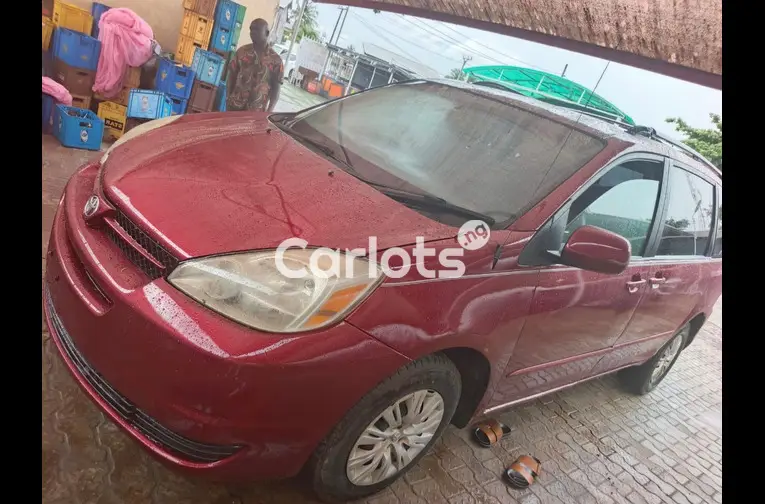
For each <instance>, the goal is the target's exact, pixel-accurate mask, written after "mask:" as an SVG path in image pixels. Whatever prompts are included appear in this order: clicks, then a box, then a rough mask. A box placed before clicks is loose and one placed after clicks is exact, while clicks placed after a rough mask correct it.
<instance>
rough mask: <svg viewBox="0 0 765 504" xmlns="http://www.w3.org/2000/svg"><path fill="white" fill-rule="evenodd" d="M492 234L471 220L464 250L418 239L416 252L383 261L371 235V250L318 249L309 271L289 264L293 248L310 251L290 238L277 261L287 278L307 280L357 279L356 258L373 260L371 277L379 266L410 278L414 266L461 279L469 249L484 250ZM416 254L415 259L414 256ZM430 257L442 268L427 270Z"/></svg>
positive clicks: (464, 231)
mask: <svg viewBox="0 0 765 504" xmlns="http://www.w3.org/2000/svg"><path fill="white" fill-rule="evenodd" d="M490 235H491V231H490V229H489V225H488V224H487V223H485V222H483V221H481V220H471V221H468V222H466V223H465V224H463V225H462V226H461V227H460V229H459V231H458V232H457V242H458V243H459V244H460V247H447V248H440V249H437V248H433V247H431V246H430V245H428V244H427V243H426V242H425V238H424V237H422V236H418V237H416V239H415V243H416V245H415V247H414V249H413V250H411V251H409V250H406V249H404V248H401V247H391V248H389V249H386V250H385V251H384V252H383V253H382V257H380V258H379V259H378V256H377V254H378V251H377V237H376V236H370V237H369V247H368V248H366V249H364V248H357V249H353V250H346V251H345V252H343V251H341V250H333V249H329V248H325V247H322V248H317V249H314V250H313V251H312V252H311V254H310V257H309V261H308V265H307V268H306V266H301V267H299V268H297V269H292V268H290V267H288V266H287V265H286V264H285V262H284V258H285V253H287V252H288V250H289V249H302V250H306V249H307V247H308V243H307V242H306V241H305V240H303V239H302V238H288V239H286V240H284V241H283V242H282V243H281V244H280V245H279V247H278V248H277V249H276V255H275V260H276V267H277V269H278V270H279V272H280V273H281V274H282V275H284V276H285V277H286V278H305V277H306V275H308V274H309V271H310V274H312V275H313V276H316V277H333V276H337V277H340V276H342V275H344V274H345V275H349V277H353V276H354V275H353V265H354V258H355V257H366V258H368V259H369V276H370V278H376V277H377V276H378V272H377V267H378V265H379V266H380V267H381V268H382V270H383V272H384V273H385V274H386V275H387V276H389V277H392V278H402V277H404V276H406V275H407V273H408V272H409V271H410V269H411V268H412V267H413V266H414V267H415V268H416V269H417V271H418V273H419V274H420V275H421V276H422V277H423V278H457V277H460V276H462V275H463V274H464V272H465V264H464V263H463V262H462V261H461V260H460V259H459V258H461V257H462V256H463V255H464V254H465V250H478V249H480V248H481V247H483V246H484V245H486V244H487V243H489V237H490ZM410 252H411V255H410ZM412 255H413V256H414V258H412V257H411V256H412ZM393 257H397V258H399V261H398V262H399V264H400V265H399V266H397V267H395V268H393V267H391V265H390V264H389V263H390V260H391V259H392V258H393ZM427 257H437V262H438V266H439V269H437V270H432V269H429V268H427V267H426V261H425V258H427ZM322 258H323V259H322ZM342 261H345V263H344V264H345V268H341V267H340V265H341V262H342ZM320 263H325V264H327V263H328V264H329V265H330V266H329V267H328V268H326V267H325V268H320V267H319V264H320Z"/></svg>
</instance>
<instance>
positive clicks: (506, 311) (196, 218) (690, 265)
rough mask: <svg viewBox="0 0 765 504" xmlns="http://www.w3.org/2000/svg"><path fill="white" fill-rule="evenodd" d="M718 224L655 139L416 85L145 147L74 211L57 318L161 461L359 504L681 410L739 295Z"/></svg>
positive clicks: (690, 160)
mask: <svg viewBox="0 0 765 504" xmlns="http://www.w3.org/2000/svg"><path fill="white" fill-rule="evenodd" d="M721 210H722V178H721V174H720V172H719V171H718V170H716V169H715V168H714V166H712V165H711V164H710V163H709V162H708V161H706V160H704V159H703V158H702V157H701V156H699V155H698V154H697V153H695V152H693V151H692V150H691V149H689V148H687V147H685V146H683V145H680V144H677V143H675V142H672V141H670V140H667V139H666V138H663V137H661V136H660V135H657V134H656V132H655V131H653V130H652V129H650V128H641V127H631V126H629V125H624V124H619V123H616V122H612V121H608V120H605V119H601V118H597V117H593V116H590V115H588V114H586V113H583V112H580V111H572V110H569V109H564V108H560V107H556V106H553V105H548V104H545V103H542V102H539V101H535V100H533V99H529V98H525V97H522V96H519V95H515V94H511V93H509V92H504V91H501V90H494V89H489V88H485V87H480V86H476V85H471V84H466V83H460V82H456V81H437V80H428V81H425V80H423V81H409V82H404V83H396V84H392V85H388V86H384V87H379V88H376V89H372V90H369V91H365V92H362V93H358V94H355V95H351V96H348V97H344V98H341V99H337V100H333V101H329V102H326V103H323V104H321V105H318V106H315V107H312V108H310V109H306V110H304V111H301V112H298V113H292V114H272V115H267V114H265V113H239V112H237V113H212V114H199V115H188V116H176V117H172V118H167V119H160V120H157V121H152V122H149V123H147V124H145V125H142V126H139V127H137V128H135V129H133V130H131V131H130V132H129V133H127V134H126V135H125V136H124V137H123V138H122V139H121V140H120V141H118V142H117V143H115V144H114V145H113V146H112V147H111V148H110V149H109V150H108V151H107V152H106V153H105V154H104V156H103V158H102V159H101V160H100V161H99V162H93V163H90V164H87V165H85V166H83V167H82V168H81V169H79V170H78V171H77V173H76V174H75V175H74V176H73V177H72V179H71V180H70V181H69V183H68V185H67V187H66V190H65V193H64V195H63V197H62V199H61V202H60V204H59V208H58V211H57V214H56V217H55V222H54V224H53V230H52V233H51V238H50V244H49V247H48V255H49V257H48V260H47V265H48V266H47V271H46V274H45V282H44V292H43V298H44V309H45V314H46V319H47V323H48V326H49V329H50V333H51V335H52V337H53V339H54V341H55V343H56V345H57V347H58V349H59V351H60V353H61V356H62V358H63V359H64V361H65V362H66V364H67V365H68V367H69V369H70V370H71V372H72V374H73V375H74V376H75V378H76V379H77V381H78V382H79V384H80V385H81V386H82V388H83V389H84V390H85V392H86V393H87V394H88V395H89V396H90V397H91V399H92V400H93V401H94V402H96V403H97V404H98V405H99V406H100V407H101V408H102V409H103V410H104V411H105V412H106V413H107V414H108V415H109V417H110V418H111V419H112V420H113V421H114V422H116V423H117V424H119V425H120V426H121V427H122V428H124V429H125V430H126V431H127V432H128V433H129V434H130V435H131V436H132V437H133V438H134V439H135V440H137V441H138V442H139V443H140V444H142V445H143V446H144V447H145V448H146V449H148V450H149V451H150V452H152V453H153V454H154V455H156V456H157V457H158V458H159V459H161V460H163V461H165V462H167V463H169V464H171V465H172V466H175V467H177V468H179V469H183V470H186V471H187V472H189V473H192V474H199V475H207V476H209V477H211V478H215V479H217V480H239V481H241V480H251V479H258V478H279V477H288V476H292V475H295V474H297V473H298V472H300V471H301V469H303V468H304V467H305V468H306V469H307V471H308V474H310V475H311V478H312V480H313V486H314V488H315V490H316V492H317V493H318V495H319V496H320V497H322V498H323V499H326V500H348V499H354V498H359V497H362V496H365V495H369V494H372V493H374V492H377V491H379V490H380V489H382V488H384V487H385V486H387V485H389V484H390V483H391V482H393V481H394V480H395V479H396V478H398V477H400V476H401V475H402V474H403V473H404V472H406V471H407V470H408V469H410V468H411V467H412V466H413V465H414V464H415V463H416V462H417V461H418V460H419V459H420V458H421V457H422V456H423V455H424V454H425V453H426V452H427V450H428V449H429V447H430V446H432V444H433V443H434V442H435V440H436V439H437V438H438V437H439V435H440V434H441V433H442V431H443V430H444V429H445V428H446V426H447V425H448V424H450V423H451V424H454V425H456V426H458V427H464V426H467V425H468V424H470V423H471V422H472V421H474V420H477V419H478V418H480V417H481V416H485V415H490V414H492V413H494V412H497V411H499V410H501V409H504V408H509V407H512V406H513V405H516V404H518V403H520V402H522V401H527V400H529V399H533V398H536V397H539V396H541V395H544V394H549V393H552V392H555V391H558V390H561V389H562V388H565V387H569V386H571V385H574V384H577V383H580V382H582V381H584V380H588V379H592V378H596V377H599V376H603V375H605V374H607V373H612V372H616V371H619V372H620V375H621V376H622V377H623V379H624V382H625V385H626V386H627V387H628V388H629V389H631V390H632V391H633V392H635V393H639V394H643V393H647V392H649V391H650V390H652V389H653V388H654V387H656V386H657V385H658V384H659V382H660V381H661V380H662V378H664V376H665V375H666V373H667V372H668V371H669V369H670V368H671V367H672V365H673V364H674V362H675V361H676V360H677V358H678V356H679V355H680V352H681V351H682V349H683V348H685V347H687V346H688V345H689V344H691V343H692V341H693V338H694V337H695V336H696V334H697V333H698V331H699V329H700V328H701V326H702V325H703V324H704V321H705V320H706V319H707V317H708V316H709V315H710V313H711V310H712V307H713V305H714V304H715V302H716V301H717V299H718V297H719V296H720V294H721V282H722V260H721V257H722V212H721ZM471 223H472V224H471ZM466 226H467V228H466ZM471 226H472V227H471ZM285 243H288V244H291V245H290V246H289V247H286V248H285ZM418 251H419V252H418ZM423 251H424V252H423ZM338 259H340V260H341V261H338ZM378 266H380V267H378ZM446 266H449V267H446ZM285 267H286V269H285ZM291 272H301V274H302V276H299V275H297V274H295V275H293V274H292V273H291Z"/></svg>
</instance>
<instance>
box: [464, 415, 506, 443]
mask: <svg viewBox="0 0 765 504" xmlns="http://www.w3.org/2000/svg"><path fill="white" fill-rule="evenodd" d="M505 434H510V427H508V426H506V425H504V424H503V423H502V422H500V421H498V420H495V419H493V418H492V419H490V420H486V421H485V422H481V423H479V424H478V425H476V427H475V430H474V431H473V436H474V437H475V440H476V441H477V442H478V444H479V445H481V446H483V447H484V448H488V447H490V446H492V445H495V444H496V443H497V441H499V440H500V439H502V436H504V435H505Z"/></svg>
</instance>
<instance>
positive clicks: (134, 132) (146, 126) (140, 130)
mask: <svg viewBox="0 0 765 504" xmlns="http://www.w3.org/2000/svg"><path fill="white" fill-rule="evenodd" d="M181 117H182V116H180V115H174V116H170V117H163V118H162V119H154V120H153V121H149V122H147V123H143V124H139V125H138V126H136V127H135V128H133V129H131V130H130V131H128V132H127V133H125V134H124V135H122V136H121V137H120V138H119V139H118V140H117V141H116V142H114V143H113V144H112V145H111V147H109V148H108V149H106V152H105V153H104V155H103V157H101V166H103V165H104V163H105V162H106V160H107V159H108V158H109V154H111V153H112V151H113V150H114V149H116V148H117V147H119V146H120V145H122V144H124V143H125V142H127V141H129V140H132V139H133V138H135V137H137V136H139V135H143V134H144V133H146V132H147V131H151V130H153V129H157V128H159V127H160V126H165V125H168V124H170V123H172V122H174V121H177V120H178V119H180V118H181Z"/></svg>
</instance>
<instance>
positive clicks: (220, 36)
mask: <svg viewBox="0 0 765 504" xmlns="http://www.w3.org/2000/svg"><path fill="white" fill-rule="evenodd" d="M246 12H247V8H246V7H245V6H244V5H239V4H237V3H235V2H232V1H231V0H219V1H218V7H217V9H216V10H215V27H214V29H213V35H212V40H210V48H211V49H212V51H213V52H215V53H216V54H219V55H221V56H223V58H224V60H225V61H224V66H223V74H222V76H221V81H222V82H221V83H220V85H219V86H218V88H219V89H218V93H217V97H216V103H215V109H214V110H218V111H220V112H225V111H226V78H227V76H228V66H229V63H230V62H231V58H232V57H233V55H234V53H236V48H237V46H238V45H239V36H240V35H241V32H242V25H243V24H244V15H245V13H246Z"/></svg>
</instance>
